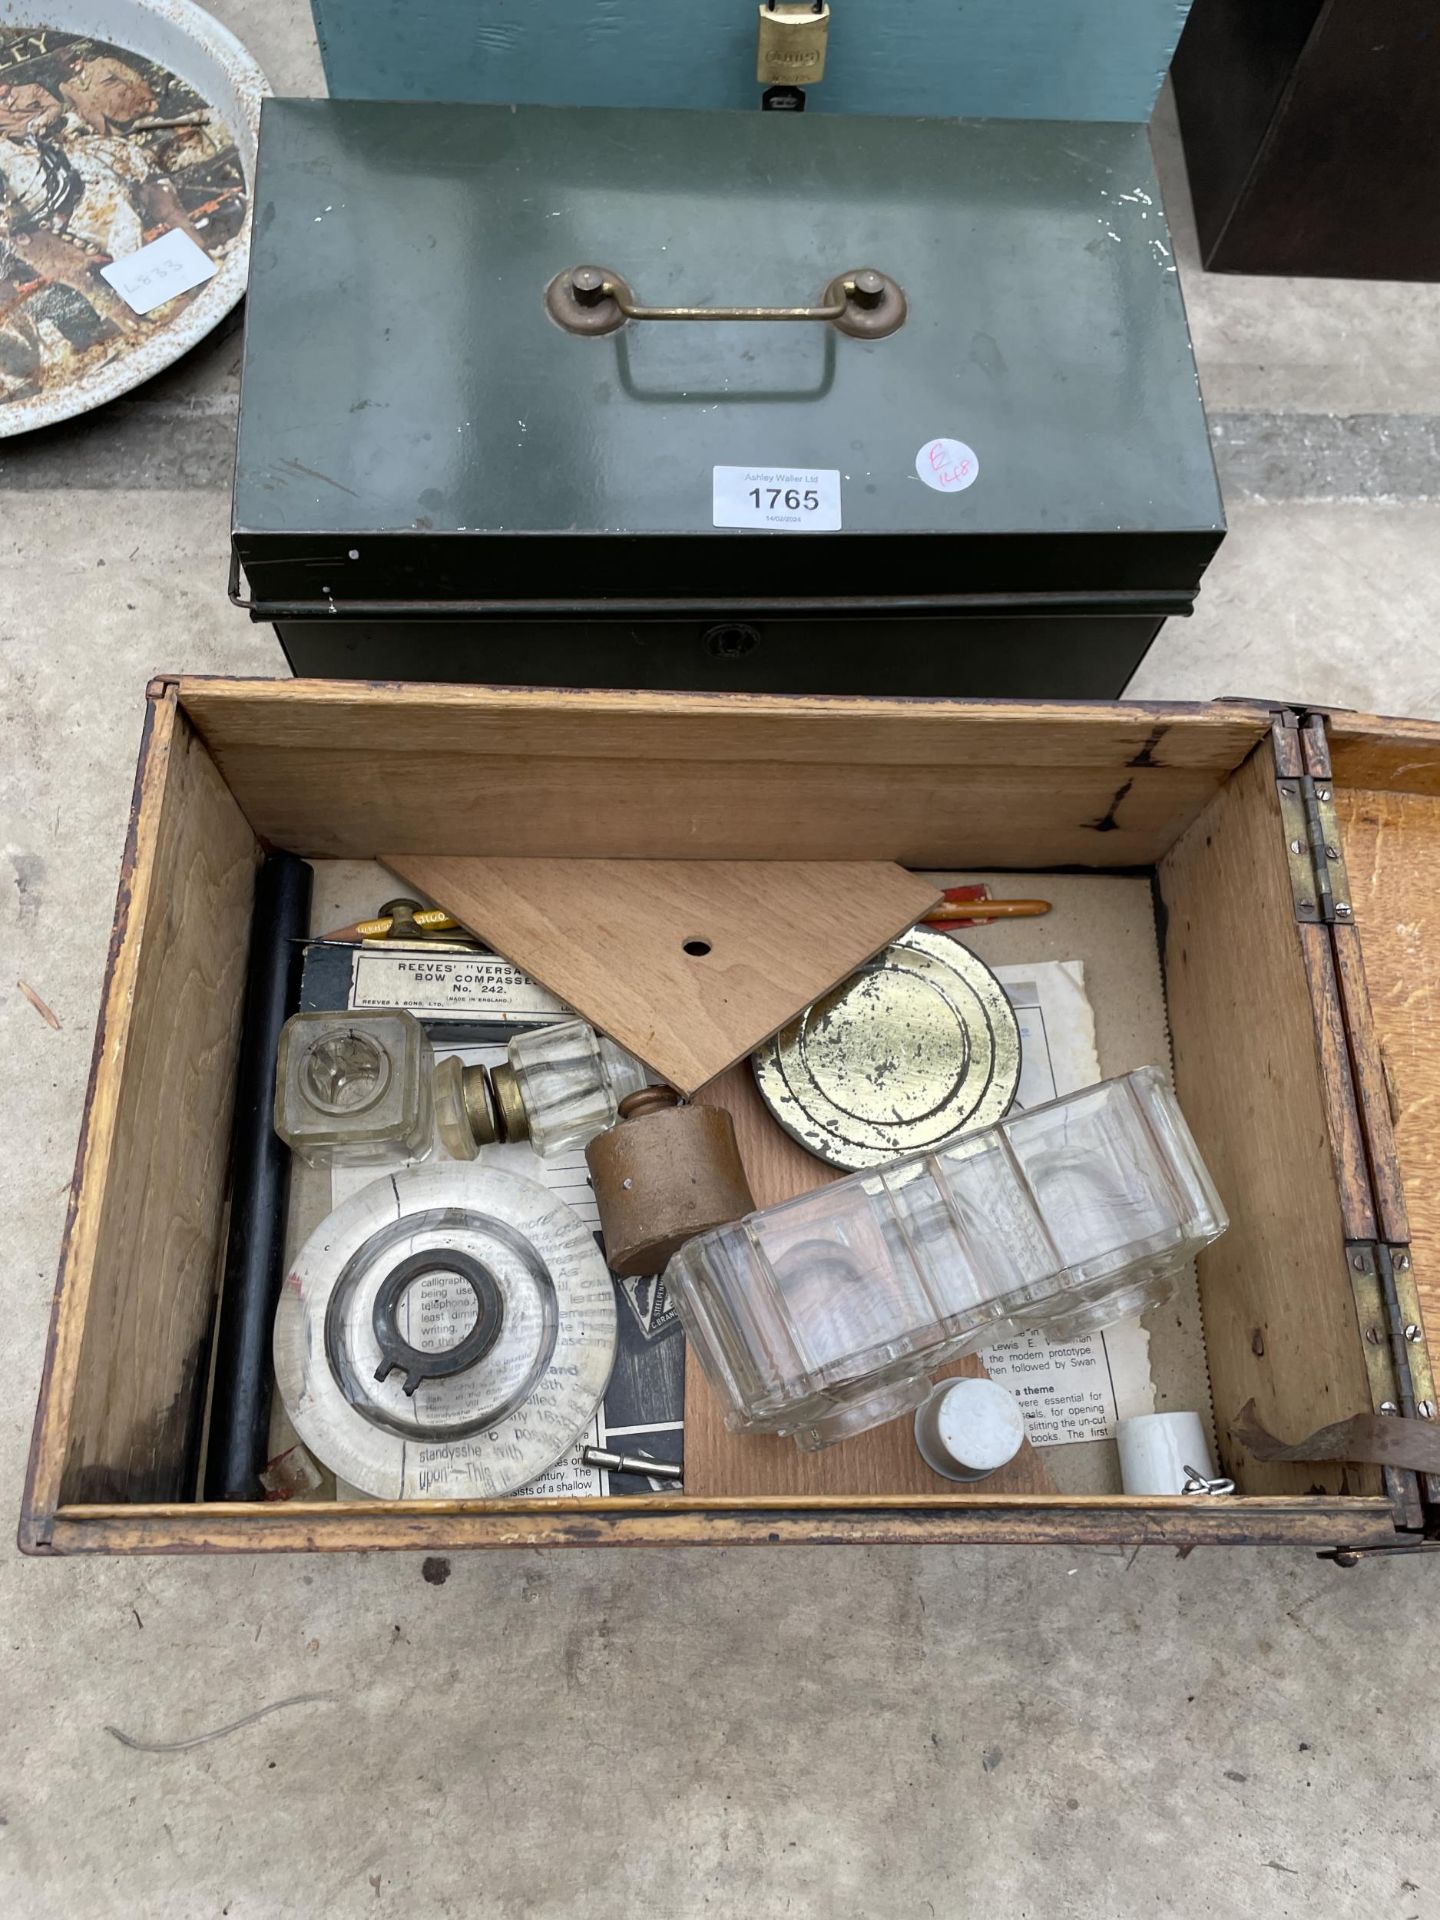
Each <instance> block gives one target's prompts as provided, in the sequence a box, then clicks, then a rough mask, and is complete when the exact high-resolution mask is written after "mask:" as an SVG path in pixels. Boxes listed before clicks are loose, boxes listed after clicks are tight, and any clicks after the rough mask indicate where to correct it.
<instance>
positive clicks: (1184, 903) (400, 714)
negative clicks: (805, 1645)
mask: <svg viewBox="0 0 1440 1920" xmlns="http://www.w3.org/2000/svg"><path fill="white" fill-rule="evenodd" d="M267 846H276V847H285V848H289V849H291V850H292V851H294V852H296V853H299V854H301V855H305V856H308V857H311V858H321V857H335V858H357V857H358V858H368V857H370V856H371V855H373V853H374V852H375V850H376V849H377V848H379V847H386V848H389V849H391V850H394V851H397V852H398V851H404V850H407V849H408V850H415V851H428V852H432V853H441V852H443V853H480V852H489V853H495V854H528V855H540V856H544V855H562V854H563V855H571V856H575V855H582V856H583V855H588V856H608V857H616V856H618V857H623V856H647V857H650V858H665V857H680V856H684V857H686V858H689V859H694V858H697V857H707V856H708V857H713V858H722V857H729V858H749V859H755V858H786V859H814V860H824V859H828V858H834V859H848V860H854V859H860V858H885V859H894V860H898V861H901V862H903V863H904V864H906V865H909V866H912V867H917V868H936V867H940V868H965V869H980V868H1003V869H1015V870H1027V869H1029V870H1035V869H1045V868H1074V869H1082V870H1100V871H1103V870H1109V871H1116V870H1130V871H1134V870H1148V871H1149V872H1150V873H1151V874H1152V875H1153V881H1154V887H1155V895H1156V903H1157V914H1158V920H1159V925H1160V928H1161V944H1162V959H1163V963H1164V967H1165V980H1166V997H1167V1001H1168V1012H1169V1019H1170V1025H1171V1032H1172V1035H1173V1042H1174V1067H1175V1078H1176V1085H1177V1090H1178V1092H1179V1095H1180V1099H1181V1103H1182V1105H1183V1107H1184V1109H1185V1112H1186V1114H1187V1117H1188V1118H1189V1121H1190V1123H1191V1126H1192V1128H1193V1130H1194V1132H1195V1135H1196V1137H1197V1139H1198V1141H1199V1144H1200V1147H1201V1149H1202V1151H1203V1153H1204V1155H1205V1157H1206V1160H1207V1161H1208V1163H1209V1166H1210V1168H1211V1170H1212V1172H1213V1174H1214V1176H1215V1179H1216V1183H1217V1185H1218V1186H1219V1188H1220V1191H1221V1194H1222V1196H1223V1197H1224V1200H1225V1202H1226V1205H1227V1206H1228V1208H1229V1211H1230V1214H1231V1221H1232V1224H1231V1227H1230V1230H1229V1232H1228V1233H1227V1234H1226V1235H1225V1236H1224V1238H1223V1239H1222V1240H1220V1241H1219V1242H1218V1243H1217V1244H1216V1245H1215V1246H1214V1247H1212V1248H1211V1249H1210V1250H1209V1251H1208V1253H1207V1254H1206V1255H1205V1256H1204V1257H1203V1258H1202V1260H1201V1263H1200V1276H1199V1277H1200V1298H1201V1308H1202V1312H1203V1320H1204V1331H1205V1344H1206V1350H1207V1356H1208V1362H1209V1369H1210V1377H1211V1382H1212V1386H1213V1393H1214V1404H1215V1413H1216V1418H1217V1425H1218V1433H1219V1440H1220V1450H1221V1455H1222V1458H1223V1461H1224V1470H1225V1471H1226V1472H1228V1473H1230V1474H1232V1475H1233V1476H1234V1478H1235V1480H1236V1482H1237V1487H1238V1491H1237V1493H1236V1494H1235V1495H1234V1496H1233V1497H1230V1498H1221V1499H1210V1500H1205V1499H1195V1498H1190V1499H1185V1498H1176V1499H1131V1498H1125V1497H1123V1496H1120V1495H1113V1496H1111V1495H1106V1496H1089V1497H1082V1496H1069V1497H1067V1496H1063V1495H1056V1496H1028V1497H1026V1496H1017V1495H1003V1494H995V1493H993V1492H992V1493H986V1492H984V1491H981V1492H968V1491H965V1490H963V1489H960V1488H956V1489H955V1490H954V1491H945V1492H938V1493H935V1494H933V1495H924V1496H917V1495H915V1494H913V1493H908V1492H907V1493H895V1494H891V1495H885V1494H875V1493H871V1494H866V1495H860V1494H858V1493H857V1494H853V1495H850V1494H846V1493H844V1492H843V1491H842V1492H838V1493H830V1494H827V1495H825V1496H824V1497H813V1496H812V1497H801V1498H786V1497H783V1496H778V1495H776V1496H755V1495H753V1494H752V1495H751V1496H749V1497H736V1498H721V1497H708V1498H704V1499H700V1498H694V1497H685V1496H681V1495H677V1496H674V1497H661V1498H649V1499H640V1500H635V1499H623V1500H622V1499H614V1500H588V1501H584V1502H557V1501H554V1500H545V1501H539V1500H526V1499H523V1498H516V1499H509V1500H504V1501H493V1502H483V1501H476V1502H454V1503H432V1502H426V1501H417V1502H405V1503H386V1502H373V1501H372V1502H360V1503H338V1502H333V1501H332V1502H325V1503H321V1502H312V1503H304V1504H302V1503H299V1502H295V1501H292V1502H289V1503H287V1504H275V1505H270V1504H254V1505H214V1504H204V1503H200V1502H196V1501H195V1500H193V1499H192V1498H190V1497H189V1496H190V1494H191V1493H192V1491H193V1487H194V1484H195V1461H196V1458H197V1453H198V1448H199V1441H200V1431H199V1429H200V1422H201V1419H202V1408H203V1399H204V1386H205V1377H206V1370H207V1365H208V1355H209V1347H210V1337H211V1329H212V1326H213V1319H214V1312H215V1303H216V1290H217V1275H218V1271H219V1254H220V1249H221V1246H222V1242H223V1235H224V1226H225V1218H226V1206H227V1196H226V1191H225V1183H226V1160H227V1142H228V1134H229V1127H230V1115H231V1105H232V1085H233V1079H234V1072H235V1063H236V1051H237V1047H238V1030H239V1022H240V1004H241V989H242V984H243V973H244V966H245V954H246V948H247V939H248V932H249V919H250V911H251V900H252V892H253V881H254V874H255V870H256V866H257V862H258V860H259V857H260V855H261V853H262V851H263V849H264V848H265V847H267ZM1437 861H1440V726H1435V725H1427V724H1424V723H1418V722H1416V723H1412V722H1402V721H1391V720H1377V719H1369V718H1366V719H1361V718H1357V717H1355V716H1353V715H1349V714H1332V715H1329V716H1326V717H1324V718H1321V717H1318V716H1299V715H1296V714H1294V713H1288V712H1272V711H1270V710H1268V709H1266V708H1264V707H1260V706H1254V705H1246V704H1233V705H1232V704H1224V705H1217V706H1208V707H1194V706H1171V707H1165V706H1139V705H1125V704H1120V705H1110V706H1084V705H1074V706H1068V705H1043V704H1032V703H1015V704H1009V703H993V704H992V703H981V704H975V703H964V702H956V701H944V700H933V701H932V700H916V701H912V700H870V699H781V698H769V697H748V696H726V695H715V696H710V695H695V696H689V695H664V694H620V693H583V692H554V691H531V690H525V689H485V688H468V687H465V688H461V687H435V686H395V685H365V684H353V683H323V682H304V681H274V682H271V681H243V680H233V681H232V680H203V679H194V680H191V679H179V680H174V679H165V680H159V681H157V682H155V683H154V684H153V685H152V686H151V688H150V689H149V710H148V715H147V723H146V729H145V736H144V743H143V746H142V749H141V755H140V765H139V773H138V778H137V783H136V789H135V801H134V808H133V813H132V817H131V822H130V831H129V838H128V840H127V843H126V849H125V857H124V867H123V871H122V874H121V881H120V893H119V902H118V906H117V910H116V919H115V929H114V936H113V942H112V946H111V951H110V958H109V968H108V977H107V983H106V989H105V998H104V1005H103V1008H102V1011H101V1016H100V1024H99V1031H98V1034H97V1038H96V1046H95V1060H94V1067H93V1071H92V1077H91V1082H90V1087H89V1091H88V1094H87V1097H86V1103H85V1117H84V1125H83V1130H82V1134H81V1140H80V1148H79V1156H78V1160H77V1166H76V1174H75V1184H74V1190H73V1193H72V1197H71V1204H70V1211H69V1218H68V1222H67V1227H66V1234H65V1244H64V1251H63V1254H62V1258H61V1266H60V1275H59V1281H58V1284H57V1289H56V1297H55V1310H54V1317H53V1321H52V1325H51V1332H50V1339H49V1346H48V1351H47V1354H46V1360H45V1372H44V1380H43V1384H42V1387H41V1394H40V1406H39V1411H38V1415H37V1420H36V1429H35V1439H34V1445H33V1449H32V1455H31V1461H30V1472H29V1477H28V1482H27V1486H26V1491H25V1504H24V1512H23V1516H22V1520H21V1528H20V1542H21V1545H22V1547H23V1548H25V1549H26V1550H27V1551H30V1552H46V1553H75V1552H85V1551H92V1552H151V1551H187V1552H189V1551H199V1550H209V1551H245V1552H251V1551H255V1550H258V1549H262V1548H282V1547H283V1548H331V1549H339V1548H373V1547H408V1548H424V1549H429V1550H437V1551H439V1550H444V1551H449V1550H452V1549H455V1548H460V1547H479V1546H545V1545H601V1544H625V1543H634V1544H673V1545H703V1544H713V1545H723V1544H738V1543H764V1542H787V1541H799V1542H840V1541H853V1542H866V1543H874V1542H884V1541H896V1542H925V1541H945V1542H960V1541H992V1542H996V1541H1010V1542H1019V1541H1029V1542H1060V1541H1074V1542H1079V1541H1086V1542H1091V1543H1136V1544H1155V1543H1175V1544H1184V1545H1190V1544H1200V1543H1206V1542H1234V1543H1251V1544H1262V1543H1283V1542H1290V1543H1296V1544H1309V1545H1313V1546H1315V1547H1318V1548H1322V1549H1339V1550H1341V1552H1342V1553H1343V1554H1346V1555H1348V1554H1350V1553H1351V1552H1354V1551H1363V1550H1366V1549H1375V1548H1380V1547H1388V1548H1392V1549H1393V1548H1397V1547H1411V1546H1413V1547H1419V1546H1420V1545H1422V1544H1423V1542H1424V1538H1425V1532H1426V1523H1427V1516H1428V1518H1429V1519H1430V1521H1431V1522H1432V1523H1433V1522H1434V1521H1435V1519H1436V1512H1437V1510H1436V1509H1435V1508H1434V1507H1433V1506H1432V1505H1431V1504H1430V1502H1431V1499H1432V1497H1433V1496H1434V1494H1435V1493H1436V1492H1437V1491H1440V1489H1437V1488H1435V1487H1434V1486H1433V1485H1431V1484H1429V1483H1427V1482H1426V1480H1425V1479H1424V1478H1423V1477H1422V1476H1417V1475H1416V1474H1414V1473H1411V1472H1408V1471H1400V1470H1396V1469H1393V1468H1385V1469H1383V1470H1382V1469H1380V1468H1378V1467H1369V1466H1359V1467H1357V1466H1354V1465H1350V1466H1336V1465H1331V1466H1317V1465H1310V1464H1305V1465H1284V1464H1271V1465H1265V1464H1262V1463H1261V1462H1259V1461H1257V1460H1255V1459H1253V1458H1251V1457H1249V1456H1248V1455H1247V1453H1246V1452H1245V1450H1244V1448H1243V1447H1242V1446H1240V1444H1239V1443H1238V1441H1237V1440H1236V1438H1235V1436H1234V1433H1233V1431H1232V1430H1231V1427H1230V1422H1231V1421H1232V1419H1233V1416H1234V1415H1235V1413H1236V1412H1237V1411H1238V1409H1239V1408H1240V1407H1242V1406H1243V1405H1244V1404H1245V1403H1246V1402H1247V1401H1249V1400H1252V1399H1253V1400H1254V1401H1255V1402H1256V1406H1257V1410H1258V1413H1259V1416H1260V1418H1261V1419H1262V1420H1263V1422H1264V1423H1265V1425H1266V1426H1267V1427H1268V1428H1269V1429H1270V1430H1271V1431H1272V1432H1273V1433H1276V1434H1278V1435H1280V1436H1282V1437H1284V1438H1286V1439H1298V1438H1299V1437H1301V1436H1303V1435H1306V1434H1308V1433H1310V1432H1311V1431H1312V1430H1313V1429H1315V1428H1317V1427H1319V1426H1321V1425H1324V1424H1326V1423H1328V1422H1331V1421H1334V1420H1338V1419H1341V1418H1343V1417H1345V1416H1346V1415H1349V1414H1353V1413H1359V1412H1369V1411H1371V1410H1377V1411H1378V1410H1382V1409H1384V1410H1388V1409H1390V1408H1392V1407H1393V1408H1395V1409H1398V1411H1399V1412H1400V1413H1401V1414H1403V1415H1410V1416H1416V1417H1420V1418H1429V1417H1433V1414H1434V1401H1435V1388H1434V1384H1433V1379H1432V1374H1431V1371H1430V1360H1429V1355H1430V1352H1431V1351H1433V1350H1434V1348H1433V1343H1434V1342H1435V1341H1436V1340H1440V1179H1437V1177H1436V1176H1437V1160H1440V1120H1437V1119H1436V1118H1435V1109H1434V1102H1433V1093H1434V1088H1435V1084H1436V1082H1435V1076H1436V1073H1437V1062H1440V1040H1437V1039H1434V1038H1432V1033H1437V1032H1440V1028H1436V1027H1434V1026H1433V1025H1432V1014H1433V1013H1434V1012H1435V1011H1436V1010H1437V1009H1440V939H1431V938H1430V933H1429V929H1430V925H1431V922H1432V920H1433V919H1436V918H1437V916H1440V909H1437V907H1436V904H1435V902H1436V887H1435V885H1434V879H1435V867H1436V863H1437ZM1367 973H1368V976H1369V987H1368V990H1367V985H1366V975H1367ZM1372 1006H1373V1011H1372ZM1427 1329H1428V1335H1429V1340H1428V1342H1427V1339H1426V1337H1425V1334H1426V1331H1427Z"/></svg>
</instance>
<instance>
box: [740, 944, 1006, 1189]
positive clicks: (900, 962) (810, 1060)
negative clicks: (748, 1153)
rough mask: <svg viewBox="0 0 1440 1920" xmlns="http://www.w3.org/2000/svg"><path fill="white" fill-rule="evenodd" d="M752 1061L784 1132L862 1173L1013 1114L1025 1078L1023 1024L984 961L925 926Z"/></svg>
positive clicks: (837, 990) (861, 971)
mask: <svg viewBox="0 0 1440 1920" xmlns="http://www.w3.org/2000/svg"><path fill="white" fill-rule="evenodd" d="M753 1064H754V1068H755V1079H756V1083H757V1084H758V1086H759V1088H760V1094H761V1097H762V1099H763V1100H764V1101H765V1104H766V1106H768V1107H769V1109H770V1111H771V1113H772V1114H774V1116H775V1118H776V1119H777V1120H778V1121H779V1123H780V1125H781V1126H782V1127H783V1128H784V1129H785V1131H786V1132H787V1133H789V1134H792V1135H793V1136H794V1138H795V1139H797V1140H798V1141H799V1142H800V1144H801V1145H802V1146H803V1147H807V1148H808V1149H809V1151H810V1152H811V1153H813V1154H816V1155H817V1156H818V1157H819V1158H820V1159H821V1160H828V1161H829V1162H830V1164H831V1165H832V1166H836V1167H846V1168H849V1169H851V1170H852V1171H853V1170H857V1169H859V1168H862V1167H874V1166H879V1165H880V1164H882V1162H884V1161H886V1160H894V1159H896V1158H897V1157H898V1156H899V1155H901V1154H905V1153H919V1152H924V1151H926V1150H927V1149H929V1148H933V1147H939V1146H942V1145H943V1144H944V1143H945V1142H946V1141H947V1140H953V1139H954V1138H955V1136H956V1135H957V1134H960V1133H968V1132H972V1131H974V1130H975V1129H976V1128H979V1127H988V1126H991V1125H993V1124H994V1122H995V1121H997V1120H999V1119H1001V1118H1003V1116H1004V1114H1005V1113H1006V1111H1007V1109H1008V1108H1009V1106H1010V1103H1011V1101H1012V1100H1013V1099H1014V1098H1015V1089H1016V1087H1017V1086H1018V1084H1019V1080H1020V1028H1019V1026H1018V1024H1017V1022H1016V1019H1015V1014H1014V1011H1013V1009H1012V1008H1011V1005H1010V1002H1009V1000H1008V999H1007V997H1006V994H1005V989H1004V988H1003V987H1002V986H1001V984H1000V982H999V981H998V980H997V979H996V978H995V976H994V974H993V973H992V972H991V971H990V969H989V968H988V967H987V966H986V965H985V963H984V961H983V960H978V959H977V958H976V957H975V955H974V954H973V953H971V952H970V950H969V948H968V947H963V946H961V944H960V943H959V941H958V940H955V939H953V938H952V937H951V936H950V935H949V934H944V933H934V932H932V931H931V930H930V929H929V928H926V927H914V928H912V929H911V931H910V932H909V933H906V934H902V935H901V937H900V938H899V939H898V940H896V941H894V942H892V944H891V945H890V946H888V947H886V948H885V950H884V952H883V953H879V954H877V955H876V956H875V958H874V959H873V960H869V961H867V962H866V964H865V965H864V966H863V967H861V968H860V969H859V971H858V972H856V973H853V974H852V975H851V976H850V978H849V979H848V980H845V981H842V982H841V984H840V985H839V986H838V987H836V988H835V990H834V991H833V992H832V993H829V994H827V995H826V996H825V997H824V998H823V999H821V1000H817V1001H816V1002H815V1003H814V1004H813V1006H810V1007H807V1008H806V1010H805V1011H804V1013H802V1014H801V1015H800V1017H799V1019H798V1020H794V1021H792V1022H791V1024H790V1025H789V1026H788V1027H785V1028H783V1029H782V1030H781V1031H780V1032H779V1033H778V1034H776V1035H775V1037H774V1039H773V1040H767V1041H766V1042H765V1044H764V1045H763V1046H762V1047H759V1048H757V1049H756V1051H755V1054H754V1056H753Z"/></svg>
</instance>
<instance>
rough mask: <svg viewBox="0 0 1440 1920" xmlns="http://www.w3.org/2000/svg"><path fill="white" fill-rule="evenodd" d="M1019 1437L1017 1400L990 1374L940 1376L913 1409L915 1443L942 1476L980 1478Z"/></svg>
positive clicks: (1004, 1458)
mask: <svg viewBox="0 0 1440 1920" xmlns="http://www.w3.org/2000/svg"><path fill="white" fill-rule="evenodd" d="M1024 1439H1025V1422H1024V1420H1023V1419H1022V1418H1021V1414H1020V1407H1019V1403H1018V1402H1017V1401H1016V1399H1015V1396H1014V1395H1013V1394H1010V1393H1007V1392H1006V1391H1005V1389H1004V1387H1002V1386H999V1385H997V1383H996V1382H995V1381H994V1380H942V1381H941V1382H940V1385H939V1386H938V1387H936V1388H935V1389H934V1390H933V1392H932V1393H931V1394H930V1396H929V1398H928V1399H927V1400H926V1401H925V1403H924V1405H923V1406H922V1407H920V1408H919V1409H918V1411H917V1412H916V1415H915V1444H916V1446H917V1447H918V1448H919V1449H920V1452H921V1455H922V1457H923V1458H924V1461H925V1464H926V1465H927V1466H928V1467H931V1468H932V1469H933V1470H934V1471H935V1472H936V1473H939V1474H943V1475H944V1476H945V1478H946V1479H947V1480H983V1479H984V1478H985V1476H986V1475H987V1474H991V1473H994V1472H995V1471H996V1470H997V1468H1000V1467H1003V1466H1005V1465H1006V1464H1007V1463H1008V1462H1009V1461H1011V1460H1013V1459H1014V1458H1015V1456H1016V1454H1017V1453H1018V1452H1019V1451H1020V1448H1021V1445H1022V1444H1023V1442H1024Z"/></svg>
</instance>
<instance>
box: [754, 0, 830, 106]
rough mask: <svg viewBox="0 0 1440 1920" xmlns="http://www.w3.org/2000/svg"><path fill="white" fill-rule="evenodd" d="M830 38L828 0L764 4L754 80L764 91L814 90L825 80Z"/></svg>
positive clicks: (780, 1)
mask: <svg viewBox="0 0 1440 1920" xmlns="http://www.w3.org/2000/svg"><path fill="white" fill-rule="evenodd" d="M829 38H830V4H829V0H818V3H817V4H815V5H812V4H811V0H801V4H791V0H770V3H769V4H768V5H767V4H765V0H761V7H760V44H759V47H758V49H757V51H756V57H755V78H756V79H757V80H758V81H759V82H760V84H761V86H763V87H813V86H814V84H815V82H816V81H817V80H821V79H823V78H824V76H825V46H826V42H827V41H828V40H829Z"/></svg>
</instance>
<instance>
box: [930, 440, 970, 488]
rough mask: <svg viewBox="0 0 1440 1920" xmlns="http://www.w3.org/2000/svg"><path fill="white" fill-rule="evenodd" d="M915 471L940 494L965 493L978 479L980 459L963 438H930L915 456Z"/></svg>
mask: <svg viewBox="0 0 1440 1920" xmlns="http://www.w3.org/2000/svg"><path fill="white" fill-rule="evenodd" d="M915 471H916V473H918V474H919V476H920V478H921V479H922V480H923V481H924V482H925V484H926V486H927V487H934V489H935V491H936V492H937V493H963V492H964V491H965V489H966V487H973V486H974V484H975V482H976V481H977V480H978V479H979V477H980V462H979V460H978V459H977V458H976V455H975V449H974V448H973V447H967V446H966V444H965V442H964V441H963V440H927V441H926V442H925V444H924V446H923V447H921V449H920V451H919V452H918V453H917V454H916V456H915Z"/></svg>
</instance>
